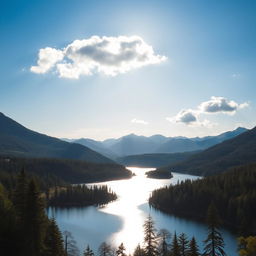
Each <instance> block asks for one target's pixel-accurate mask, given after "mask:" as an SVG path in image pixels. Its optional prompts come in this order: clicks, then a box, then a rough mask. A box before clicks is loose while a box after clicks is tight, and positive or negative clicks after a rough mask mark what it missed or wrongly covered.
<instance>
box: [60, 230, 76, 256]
mask: <svg viewBox="0 0 256 256" xmlns="http://www.w3.org/2000/svg"><path fill="white" fill-rule="evenodd" d="M63 235H64V248H65V256H79V254H80V253H79V249H78V248H77V245H76V241H75V240H74V238H73V236H72V234H71V232H69V231H64V232H63Z"/></svg>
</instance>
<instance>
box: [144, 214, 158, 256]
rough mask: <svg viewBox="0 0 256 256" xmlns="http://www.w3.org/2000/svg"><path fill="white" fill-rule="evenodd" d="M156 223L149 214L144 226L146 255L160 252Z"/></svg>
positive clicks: (152, 255)
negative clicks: (158, 249)
mask: <svg viewBox="0 0 256 256" xmlns="http://www.w3.org/2000/svg"><path fill="white" fill-rule="evenodd" d="M154 225H155V223H154V221H153V219H152V218H151V216H148V218H147V219H146V221H145V223H144V225H143V227H144V243H145V248H144V251H145V255H146V256H155V255H157V254H158V251H157V247H158V246H157V236H156V229H155V226H154Z"/></svg>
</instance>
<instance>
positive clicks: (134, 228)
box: [94, 167, 197, 252]
mask: <svg viewBox="0 0 256 256" xmlns="http://www.w3.org/2000/svg"><path fill="white" fill-rule="evenodd" d="M128 169H129V170H131V171H132V172H133V173H134V174H135V175H136V176H134V177H133V178H132V179H129V180H126V181H125V182H124V180H121V181H110V182H103V183H94V184H96V185H102V184H107V185H108V186H109V187H110V188H111V189H112V190H113V191H114V192H116V193H117V195H118V200H117V201H115V202H112V203H109V204H108V205H106V207H104V208H101V209H100V211H102V212H105V213H108V214H113V215H117V216H119V217H121V219H122V221H123V223H122V227H121V229H120V230H118V231H117V232H115V233H114V234H112V235H111V236H110V237H109V239H108V242H110V243H112V244H114V245H115V246H118V245H120V243H122V242H124V241H125V246H126V249H127V251H128V252H133V250H134V248H135V247H136V246H137V245H138V244H139V243H141V242H142V241H143V237H144V235H143V228H142V226H143V223H144V221H145V219H146V217H147V213H146V212H145V211H142V210H141V209H140V206H141V205H143V204H145V203H146V202H147V201H148V197H149V195H150V193H151V192H152V191H153V190H154V189H157V188H160V187H163V186H166V185H169V184H170V183H172V184H175V183H177V181H178V180H184V178H185V176H184V175H182V174H176V175H174V177H173V178H172V179H148V178H146V176H145V173H146V172H147V171H149V170H152V168H137V167H128ZM186 177H187V175H186ZM191 178H192V179H196V178H197V177H195V176H191Z"/></svg>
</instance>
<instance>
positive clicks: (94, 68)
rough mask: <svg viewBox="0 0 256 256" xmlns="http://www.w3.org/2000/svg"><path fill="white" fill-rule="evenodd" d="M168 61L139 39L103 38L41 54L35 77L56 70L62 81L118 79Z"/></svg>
mask: <svg viewBox="0 0 256 256" xmlns="http://www.w3.org/2000/svg"><path fill="white" fill-rule="evenodd" d="M166 59H167V57H165V56H160V55H156V54H155V52H154V50H153V47H152V46H150V45H148V44H147V43H146V42H144V40H143V39H142V38H141V37H139V36H130V37H129V36H119V37H106V36H104V37H99V36H92V37H90V38H88V39H83V40H75V41H73V42H72V43H71V44H69V45H67V46H66V47H65V48H64V49H61V50H56V49H54V48H50V47H47V48H44V49H41V50H40V51H39V56H38V61H37V64H38V65H37V66H32V67H31V69H30V70H31V71H32V72H35V73H47V72H48V71H49V70H50V69H51V68H53V67H55V68H56V70H57V73H58V74H59V76H60V77H64V78H72V79H78V78H79V77H80V76H81V75H92V74H94V73H103V74H105V75H110V76H115V75H117V74H120V73H126V72H128V71H130V70H132V69H136V68H140V67H143V66H146V65H151V64H158V63H161V62H163V61H165V60H166Z"/></svg>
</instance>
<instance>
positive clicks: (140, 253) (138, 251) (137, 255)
mask: <svg viewBox="0 0 256 256" xmlns="http://www.w3.org/2000/svg"><path fill="white" fill-rule="evenodd" d="M133 256H145V251H144V249H143V248H141V247H140V244H138V245H137V247H136V248H135V250H134V253H133Z"/></svg>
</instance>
